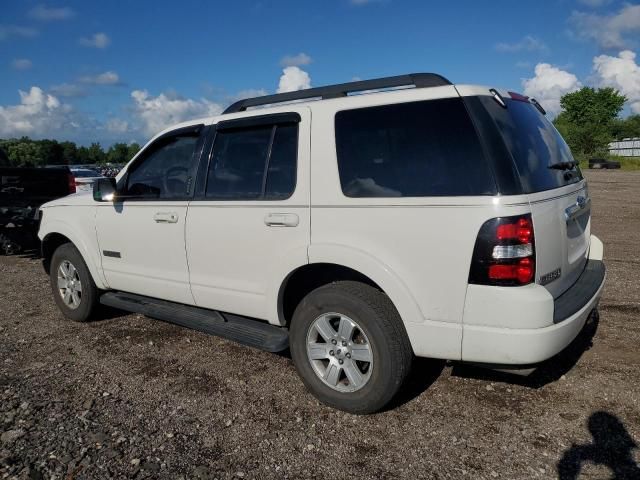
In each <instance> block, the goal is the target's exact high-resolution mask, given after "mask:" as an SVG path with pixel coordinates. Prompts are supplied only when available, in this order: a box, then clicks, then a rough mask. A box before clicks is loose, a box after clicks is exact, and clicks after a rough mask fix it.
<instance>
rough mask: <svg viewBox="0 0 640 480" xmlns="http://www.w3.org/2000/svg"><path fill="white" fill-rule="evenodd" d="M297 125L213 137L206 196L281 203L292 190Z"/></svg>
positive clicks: (220, 134)
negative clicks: (279, 201) (277, 201)
mask: <svg viewBox="0 0 640 480" xmlns="http://www.w3.org/2000/svg"><path fill="white" fill-rule="evenodd" d="M297 140H298V126H297V124H296V125H294V124H286V125H267V126H259V127H252V128H243V129H236V130H222V131H218V132H217V133H216V139H215V144H214V147H213V154H212V158H211V163H210V165H209V175H208V181H207V190H206V196H207V197H209V198H218V199H233V200H250V199H267V200H282V199H286V198H289V197H290V196H291V194H292V193H293V190H294V189H295V183H296V157H297Z"/></svg>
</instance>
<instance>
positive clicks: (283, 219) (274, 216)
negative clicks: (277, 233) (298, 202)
mask: <svg viewBox="0 0 640 480" xmlns="http://www.w3.org/2000/svg"><path fill="white" fill-rule="evenodd" d="M264 223H265V225H267V226H268V227H297V226H298V223H300V219H299V218H298V215H296V214H295V213H270V214H268V215H267V216H266V217H264Z"/></svg>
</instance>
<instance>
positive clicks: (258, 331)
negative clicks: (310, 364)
mask: <svg viewBox="0 0 640 480" xmlns="http://www.w3.org/2000/svg"><path fill="white" fill-rule="evenodd" d="M100 303H102V304H103V305H107V306H109V307H113V308H118V309H121V310H126V311H128V312H134V313H141V314H143V315H146V316H148V317H152V318H157V319H158V320H163V321H165V322H170V323H175V324H176V325H180V326H182V327H187V328H192V329H193V330H199V331H201V332H204V333H208V334H210V335H216V336H218V337H223V338H227V339H229V340H233V341H235V342H238V343H242V344H243V345H248V346H249V347H254V348H258V349H260V350H266V351H267V352H281V351H282V350H286V349H287V347H288V346H289V332H288V331H287V330H286V329H285V328H282V327H276V326H275V325H270V324H268V323H266V322H263V321H261V320H254V319H252V318H249V317H241V316H239V315H233V314H230V313H221V312H217V311H215V310H207V309H204V308H199V307H192V306H189V305H182V304H180V303H174V302H168V301H166V300H158V299H156V298H151V297H144V296H142V295H135V294H133V293H124V292H106V293H103V294H102V296H101V297H100Z"/></svg>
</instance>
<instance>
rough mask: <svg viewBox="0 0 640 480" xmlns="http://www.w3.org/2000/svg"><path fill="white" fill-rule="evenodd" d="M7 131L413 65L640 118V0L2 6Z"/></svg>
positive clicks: (126, 116)
mask: <svg viewBox="0 0 640 480" xmlns="http://www.w3.org/2000/svg"><path fill="white" fill-rule="evenodd" d="M0 11H1V14H0V138H8V137H21V136H23V135H26V136H30V137H32V138H54V139H57V140H60V141H62V140H72V141H76V142H78V143H81V144H84V145H88V144H90V143H91V142H100V143H101V144H102V145H103V146H109V145H110V144H112V143H114V142H132V141H136V142H140V143H144V142H145V141H146V140H147V139H148V138H150V137H151V136H152V135H154V134H155V133H157V132H158V131H160V130H162V129H163V128H165V127H168V126H170V125H172V124H174V123H178V122H181V121H184V120H188V119H193V118H199V117H206V116H211V115H215V114H218V113H220V112H221V111H222V110H223V109H224V107H225V106H227V105H229V104H230V103H231V102H233V101H235V100H237V99H239V98H243V97H247V96H256V95H262V94H267V93H274V92H281V91H291V90H297V89H301V88H308V87H310V86H322V85H328V84H332V83H341V82H348V81H350V80H353V79H368V78H376V77H383V76H388V75H399V74H404V73H413V72H435V73H439V74H441V75H444V76H445V77H447V78H448V79H449V80H451V81H452V82H454V83H471V84H481V85H487V86H492V87H504V88H508V89H510V90H514V91H518V92H522V93H524V94H526V95H530V96H533V97H535V98H536V99H537V100H538V101H540V102H541V103H542V105H543V106H544V107H545V108H546V109H547V111H548V112H549V116H551V117H553V116H554V115H556V114H557V113H558V112H559V110H560V97H561V96H562V95H563V94H565V93H567V92H571V91H574V90H577V89H579V88H580V87H582V86H585V85H586V86H593V87H602V86H613V87H615V88H616V89H618V90H619V91H621V92H622V93H623V94H625V95H626V96H627V98H628V102H627V104H626V106H625V110H624V114H630V113H640V67H639V63H640V58H639V57H637V56H636V53H638V52H640V4H638V3H633V2H623V1H616V0H534V1H527V0H520V1H517V2H514V1H506V0H505V1H502V0H493V1H492V2H484V1H477V0H476V1H471V0H458V1H456V2H440V1H438V2H427V1H419V0H416V1H408V0H406V1H403V0H322V1H321V0H298V1H289V0H281V1H267V0H262V1H258V0H233V1H216V0H210V1H204V0H200V1H197V0H181V1H179V2H176V1H175V0H172V1H165V0H155V1H147V0H136V1H132V0H129V1H121V0H111V1H101V2H98V1H88V0H83V1H76V0H56V1H55V2H48V1H46V2H42V1H38V0H2V6H1V10H0Z"/></svg>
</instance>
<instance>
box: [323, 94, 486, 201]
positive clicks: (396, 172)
mask: <svg viewBox="0 0 640 480" xmlns="http://www.w3.org/2000/svg"><path fill="white" fill-rule="evenodd" d="M335 129H336V148H337V156H338V169H339V172H340V183H341V185H342V191H343V193H344V194H345V195H346V196H348V197H424V196H454V195H492V194H494V193H495V190H496V188H495V182H494V181H493V176H492V174H491V171H490V169H489V167H488V166H487V162H486V161H485V158H484V154H483V151H482V147H481V144H480V140H479V138H478V135H477V133H476V131H475V129H474V127H473V124H472V123H471V119H470V118H469V115H468V114H467V111H466V109H465V107H464V105H463V103H462V100H461V99H459V98H447V99H440V100H429V101H422V102H412V103H401V104H394V105H384V106H379V107H368V108H361V109H356V110H345V111H342V112H339V113H337V114H336V119H335Z"/></svg>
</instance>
